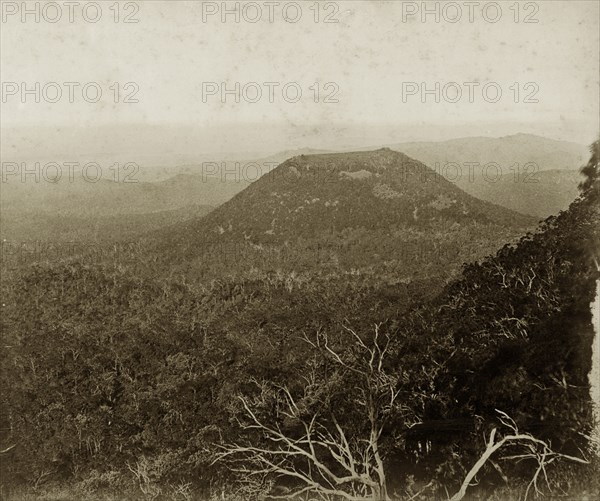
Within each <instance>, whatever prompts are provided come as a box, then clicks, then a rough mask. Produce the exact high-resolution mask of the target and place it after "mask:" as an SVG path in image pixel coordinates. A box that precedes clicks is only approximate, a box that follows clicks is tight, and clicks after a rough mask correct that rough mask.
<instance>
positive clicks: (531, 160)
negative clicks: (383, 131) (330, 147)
mask: <svg viewBox="0 0 600 501" xmlns="http://www.w3.org/2000/svg"><path fill="white" fill-rule="evenodd" d="M391 147H392V148H393V149H397V150H398V151H402V152H404V153H406V154H407V155H410V156H411V157H414V158H417V159H419V160H421V161H422V162H424V163H425V164H426V165H428V166H429V167H431V168H432V169H434V170H435V171H436V172H438V173H439V174H441V175H442V176H444V177H446V178H447V179H449V180H450V181H452V182H453V183H455V184H456V185H457V186H458V187H460V188H461V189H463V190H464V191H466V192H467V193H469V194H470V195H473V196H475V197H477V198H481V199H482V200H486V201H489V202H493V203H496V204H499V205H503V206H504V207H508V208H510V209H513V210H516V211H519V212H522V213H524V214H530V215H532V216H535V217H538V218H545V217H547V216H549V215H551V214H557V213H558V212H559V211H561V210H564V209H566V208H567V207H568V206H569V203H571V202H572V201H573V200H574V199H575V197H576V196H577V193H578V191H577V185H578V184H579V182H580V181H581V177H580V175H579V168H580V167H581V166H582V165H584V164H585V162H586V161H587V158H588V157H589V152H588V149H587V147H586V146H583V145H579V144H576V143H571V142H566V141H556V140H553V139H548V138H544V137H540V136H534V135H531V134H515V135H512V136H505V137H500V138H488V137H469V138H463V139H453V140H450V141H443V142H419V143H399V144H395V145H392V146H391Z"/></svg>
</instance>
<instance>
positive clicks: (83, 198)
mask: <svg viewBox="0 0 600 501" xmlns="http://www.w3.org/2000/svg"><path fill="white" fill-rule="evenodd" d="M392 149H395V150H398V151H402V152H403V153H405V154H406V155H408V156H410V157H412V158H415V159H417V160H419V161H421V162H423V163H424V164H426V165H428V166H429V167H430V168H431V169H432V171H429V173H428V176H430V177H432V178H433V179H435V178H436V177H437V178H442V179H443V178H446V179H447V180H449V181H450V182H451V184H452V185H454V186H455V187H457V188H460V189H461V190H463V191H464V192H466V193H468V194H470V195H472V196H474V197H476V198H478V199H481V200H483V201H487V202H492V203H494V204H497V205H499V206H503V207H506V208H508V209H512V210H515V211H517V212H521V213H523V214H527V215H530V216H533V217H535V218H536V219H540V218H544V217H547V216H548V215H550V214H556V213H558V212H559V211H560V210H562V209H565V208H566V207H567V206H568V204H569V203H570V202H571V201H572V200H573V199H574V198H575V197H576V196H577V193H578V191H577V185H578V183H579V181H580V176H579V174H578V168H579V167H580V166H581V165H582V164H583V163H584V161H585V158H586V157H587V148H586V147H584V146H581V145H578V144H575V143H569V142H564V141H555V140H552V139H547V138H543V137H539V136H533V135H527V134H516V135H513V136H506V137H502V138H486V137H472V138H463V139H455V140H450V141H443V142H418V143H414V142H413V143H399V144H395V145H392ZM328 153H333V152H330V151H327V150H316V149H311V148H304V149H299V150H286V151H281V152H278V153H275V154H273V155H269V156H266V157H262V158H255V159H252V158H249V159H246V160H243V159H241V160H222V161H218V160H215V161H214V162H212V161H211V162H209V163H199V164H197V165H194V164H190V165H184V166H181V167H177V168H165V169H164V170H163V171H160V170H158V169H156V170H155V171H152V172H153V173H145V175H144V176H142V175H141V174H140V176H139V182H134V183H124V182H119V183H116V182H113V181H109V180H107V179H102V180H100V181H98V182H96V183H92V182H86V181H84V180H83V179H82V178H81V177H75V180H74V181H73V182H71V181H69V180H68V179H67V178H66V177H63V179H62V180H61V181H60V182H59V183H57V184H52V183H48V182H40V183H35V182H31V181H32V178H31V177H30V178H29V181H28V182H27V183H21V182H19V179H18V178H17V177H11V178H8V180H7V181H4V180H3V182H2V198H1V208H2V215H1V216H0V221H1V222H2V227H1V228H0V235H1V236H2V237H3V238H8V239H17V240H22V239H25V240H33V239H36V240H53V239H54V240H56V239H62V238H69V239H70V238H73V237H77V238H76V239H78V240H81V239H83V240H88V239H92V240H94V241H96V240H99V241H110V240H115V239H133V238H137V236H138V235H140V234H142V233H144V232H147V231H151V230H153V229H156V228H160V227H161V226H163V225H170V224H177V223H181V222H184V221H186V220H188V219H190V218H196V217H199V216H202V215H205V214H207V213H208V212H209V211H210V209H211V208H213V207H217V206H220V205H221V204H223V203H225V202H227V201H228V200H230V199H232V198H233V197H234V196H235V195H236V194H238V193H240V192H241V191H243V190H244V189H246V188H248V187H249V186H251V185H253V184H256V183H257V182H258V181H257V180H258V179H260V183H261V184H260V185H261V186H262V185H263V184H264V181H263V180H262V179H261V177H264V178H265V179H269V178H272V177H273V176H272V175H271V173H272V171H273V169H275V167H276V166H277V165H279V164H282V163H285V162H286V161H287V160H288V159H290V158H302V157H303V156H310V157H311V158H312V156H315V155H316V156H319V155H326V154H328ZM338 155H342V156H341V157H334V156H332V157H328V158H330V159H334V158H344V157H343V154H342V153H338ZM349 158H351V157H349ZM344 162H345V161H344V160H342V161H341V164H340V166H339V169H338V170H340V171H343V169H344V167H343V164H344ZM334 163H335V162H334ZM486 166H487V167H486ZM433 171H435V172H433ZM279 172H283V170H280V171H279ZM436 172H437V174H438V176H436V175H435V173H436ZM327 175H328V176H330V177H331V173H329V174H327ZM145 179H154V181H153V182H148V181H146V180H145ZM347 179H353V178H352V177H347ZM330 180H331V179H329V181H330ZM321 181H323V180H321ZM340 186H344V187H345V188H348V189H349V193H351V192H352V189H353V188H352V186H353V185H352V184H348V183H345V184H344V183H342V184H341V185H340ZM320 189H322V187H317V188H315V190H316V191H317V192H318V191H319V190H320ZM311 190H312V188H311ZM311 190H308V191H309V192H310V191H311ZM309 196H311V198H310V199H309V198H306V199H307V200H312V198H319V196H318V195H314V196H312V195H311V194H310V193H308V192H307V193H306V197H309ZM405 196H406V197H410V193H408V192H404V194H403V197H405ZM407 200H408V198H407ZM297 202H298V204H299V205H298V206H302V200H298V201H297ZM304 207H305V208H304V209H299V210H305V209H306V208H307V207H309V206H307V205H306V204H305V205H304ZM293 210H295V208H294V209H293ZM359 212H360V211H355V212H353V213H352V217H353V218H354V217H358V218H359V219H360V216H358V213H359ZM323 216H324V217H325V216H327V214H325V213H324V214H323ZM348 217H350V216H348ZM273 219H277V218H271V220H273ZM117 220H118V223H117ZM265 220H266V219H265ZM110 221H112V223H109V222H110ZM112 224H114V225H115V228H114V231H113V230H111V229H110V227H111V225H112ZM275 224H281V223H277V222H276V223H275ZM307 224H309V223H307ZM310 224H312V223H310ZM328 224H331V225H333V227H335V224H334V223H331V222H330V223H328ZM317 226H318V225H317ZM226 228H228V226H226ZM263 231H273V232H276V229H271V228H270V227H269V228H265V229H264V230H263ZM279 231H280V233H281V231H282V230H281V229H280V230H279ZM274 234H275V233H274ZM265 235H269V234H267V233H265Z"/></svg>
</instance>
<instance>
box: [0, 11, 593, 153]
mask: <svg viewBox="0 0 600 501" xmlns="http://www.w3.org/2000/svg"><path fill="white" fill-rule="evenodd" d="M291 3H293V2H284V1H282V2H279V5H274V6H273V7H271V8H272V9H273V10H272V13H273V17H272V19H269V14H270V12H269V9H270V7H269V6H268V5H267V4H266V3H265V2H262V1H261V2H256V3H254V4H252V5H249V6H246V7H245V10H244V11H241V14H240V19H239V21H240V22H239V23H238V22H236V19H235V15H234V14H230V15H228V16H227V17H226V18H225V21H226V22H222V19H221V12H216V13H215V14H214V15H208V16H207V17H206V19H203V11H204V12H205V14H206V13H208V12H210V11H212V10H217V11H220V10H221V4H222V2H200V1H196V2H184V1H146V2H130V3H129V4H127V5H126V2H125V3H122V4H121V7H120V9H119V21H120V22H118V23H116V22H115V21H114V15H115V11H114V9H113V10H111V5H113V4H114V2H113V1H112V0H111V1H105V2H98V4H99V5H100V7H101V13H102V18H101V19H100V20H99V21H98V22H96V23H92V22H88V21H86V20H85V19H84V17H83V16H84V12H83V11H82V9H81V7H80V6H79V7H73V10H72V15H73V19H74V22H73V23H71V22H69V10H68V7H67V6H65V5H63V4H62V3H61V2H58V4H59V5H61V7H60V8H61V14H62V17H61V19H60V20H59V21H58V22H56V23H51V22H48V19H54V18H55V17H56V16H57V9H56V8H48V10H46V11H45V12H41V11H40V19H39V21H40V22H36V20H35V18H34V14H28V15H27V17H26V18H25V22H22V21H23V19H22V17H21V16H22V13H21V9H22V4H23V2H5V1H3V2H2V4H3V6H2V8H3V13H4V14H5V18H4V19H3V20H2V26H1V28H2V29H1V31H2V34H1V46H0V47H1V52H2V54H1V55H2V62H1V74H2V82H3V96H2V97H3V103H2V126H3V139H4V140H5V141H4V143H5V144H3V152H6V148H7V147H8V146H7V144H6V142H7V141H8V142H9V143H10V142H11V141H12V142H13V144H12V146H13V147H15V144H14V141H16V140H17V139H21V140H22V139H23V138H22V137H21V138H17V139H15V138H14V137H13V136H11V134H10V129H11V128H13V127H15V126H27V127H40V126H51V127H54V128H56V127H60V128H61V130H62V131H65V130H71V129H72V128H76V130H77V131H78V132H76V133H74V134H72V135H71V136H69V137H73V141H72V142H73V148H75V149H76V148H77V147H78V143H81V140H80V139H77V138H78V134H79V135H85V134H86V130H87V131H88V132H87V133H88V134H89V133H90V131H96V130H97V129H96V127H98V126H104V125H109V126H111V128H113V131H119V130H120V127H121V126H123V127H124V128H123V130H126V131H127V133H128V134H131V130H132V124H134V125H135V124H146V125H158V126H165V127H166V126H177V127H178V129H177V130H181V129H180V128H179V127H180V126H183V127H184V128H185V127H189V128H190V130H194V131H195V132H194V135H193V137H194V138H195V139H197V141H198V144H200V145H201V147H202V148H203V150H206V151H208V150H213V151H222V150H228V151H236V150H237V151H248V150H253V151H265V152H267V151H272V150H277V149H282V148H288V147H301V146H313V147H328V148H332V149H335V148H336V147H342V146H343V147H347V146H348V145H350V144H353V143H356V144H357V146H364V145H368V144H377V143H378V142H382V143H383V142H390V140H397V141H398V142H400V141H406V140H437V139H446V138H451V137H457V136H469V135H504V134H510V133H515V132H532V133H538V134H543V135H548V136H550V137H554V138H558V139H567V140H572V141H578V142H582V143H588V142H590V141H591V140H592V139H593V138H594V136H595V135H597V133H598V129H599V123H598V121H599V118H598V117H599V82H598V75H599V73H600V70H599V58H600V57H599V44H600V41H599V35H598V33H599V5H600V3H599V2H598V1H595V0H594V1H583V2H580V1H571V0H569V1H541V2H537V3H535V2H521V3H520V6H519V9H515V8H514V1H501V2H498V3H497V4H496V5H499V6H500V7H501V13H500V17H499V19H498V20H497V22H491V21H492V20H494V19H495V18H497V17H498V14H499V12H498V10H497V8H496V7H495V6H494V5H488V4H493V2H485V1H481V2H479V6H471V7H469V5H468V2H450V4H451V5H448V2H425V5H426V7H427V8H429V9H431V10H433V11H435V9H436V8H437V9H439V13H440V18H439V19H437V20H436V19H435V14H434V13H432V14H428V15H427V17H426V18H425V19H422V17H421V14H422V12H421V11H420V7H421V2H401V1H395V2H382V1H369V2H363V1H340V2H329V3H328V2H322V4H321V6H320V7H319V9H318V11H319V22H315V19H314V16H315V11H316V10H317V9H315V7H314V2H313V1H308V2H306V1H305V2H298V5H300V7H301V14H302V17H301V19H300V20H299V21H298V22H295V23H293V22H286V21H285V20H284V18H283V16H284V7H285V9H286V10H285V13H287V15H288V16H290V17H292V18H293V17H295V16H296V15H297V14H298V12H299V11H298V10H297V8H296V7H295V6H293V5H289V4H291ZM6 4H10V5H6ZM27 4H28V6H29V7H30V8H32V9H33V8H35V7H34V4H35V2H27ZM86 4H87V2H81V5H86ZM235 4H236V2H226V6H227V7H228V8H230V9H235ZM244 4H245V2H242V5H244ZM42 5H43V3H42ZM15 6H16V7H15ZM438 6H439V7H438ZM482 6H486V8H485V9H482ZM511 7H512V8H511ZM15 8H16V9H18V11H17V12H16V13H14V14H13V13H12V12H13V11H14V9H15ZM259 9H260V11H259ZM414 9H418V10H417V12H415V13H413V11H414ZM458 9H460V13H461V16H462V17H461V19H460V20H458V21H457V22H455V23H452V22H450V21H451V20H454V19H456V18H457V16H458V13H459V10H458ZM470 9H472V10H471V11H470ZM240 10H241V7H240ZM135 11H137V12H135ZM517 11H518V12H517ZM259 12H260V14H262V19H261V20H260V21H258V22H256V23H252V22H249V20H252V19H254V17H255V16H256V15H257V14H258V13H259ZM85 14H86V15H87V17H88V18H89V19H93V18H94V17H95V16H96V15H97V13H96V12H95V8H92V7H90V8H88V10H87V11H86V12H85ZM328 14H330V15H331V19H332V20H333V19H337V20H338V22H337V23H324V22H323V20H324V17H325V16H326V15H328ZM409 14H410V15H409ZM126 15H130V16H131V19H137V20H138V21H139V22H137V23H124V22H122V21H123V19H124V16H126ZM516 15H518V21H519V22H515V21H516V20H515V16H516ZM469 17H471V19H469ZM526 20H527V21H534V20H537V21H538V22H537V23H533V22H525V21H526ZM436 21H439V22H436ZM11 82H14V83H15V84H16V85H17V87H18V86H20V84H21V83H23V82H25V83H26V84H27V86H28V88H30V89H34V85H35V82H40V87H43V86H44V85H45V84H47V83H48V82H56V83H57V84H58V87H60V88H61V91H62V94H63V95H62V97H61V98H60V99H59V100H58V102H56V103H50V102H47V100H48V99H49V100H52V99H55V96H56V85H50V86H46V88H45V91H46V93H47V94H46V96H45V97H46V98H48V99H46V100H45V99H44V94H43V93H42V94H41V98H40V101H41V102H39V103H36V102H35V98H36V96H35V95H34V94H29V95H25V96H23V95H22V93H21V89H20V88H19V89H18V90H17V88H16V87H15V86H14V85H12V84H11ZM64 82H75V83H77V84H78V85H75V84H73V85H75V86H74V87H73V89H74V91H73V99H74V102H73V103H71V102H69V95H68V94H69V91H68V87H67V86H65V85H64ZM90 82H91V83H92V85H90V86H88V92H89V94H88V95H87V97H88V98H89V99H90V100H93V98H94V96H95V92H96V90H97V89H98V88H100V89H101V91H102V97H101V99H100V100H99V101H98V102H97V103H92V102H87V101H86V100H85V99H84V97H83V96H82V91H81V89H82V86H83V85H85V84H86V83H90ZM128 82H133V83H134V85H129V86H128V87H125V84H127V83H128ZM210 82H214V83H215V84H216V86H217V88H218V87H219V86H220V85H222V84H223V83H225V85H226V86H227V88H229V89H235V85H236V82H239V85H240V90H241V89H242V88H243V86H244V85H246V84H248V83H250V82H255V83H257V84H258V86H259V87H260V88H261V91H262V97H261V98H260V99H258V100H257V102H249V100H253V99H255V98H256V94H255V91H256V87H255V86H253V85H248V86H246V92H247V95H246V97H247V99H246V100H245V99H243V97H242V98H241V99H240V102H235V96H233V95H227V96H226V98H227V99H226V102H222V101H223V99H222V98H221V96H220V95H206V96H205V99H204V101H206V102H203V86H204V89H205V90H212V91H214V90H215V87H213V86H212V85H211V84H210ZM264 82H272V84H270V85H271V88H273V89H274V94H273V96H272V98H273V101H274V102H269V97H270V96H269V87H268V86H265V85H264ZM315 82H317V83H318V84H317V86H318V89H319V93H318V96H317V95H316V93H315V89H316V87H315V86H314V84H315ZM450 82H457V83H458V84H459V85H458V88H459V89H460V91H461V92H462V97H460V99H459V98H458V96H457V94H456V91H457V87H456V86H455V85H450V86H446V87H445V89H446V94H445V95H444V93H443V92H442V89H444V86H445V85H446V84H448V83H450ZM115 83H117V84H118V88H119V89H120V92H119V96H118V100H119V102H118V103H115V102H114V99H115V89H116V88H117V86H115ZM436 83H439V86H440V98H439V102H436V96H435V95H434V94H428V95H425V96H422V95H421V90H422V89H423V87H422V85H424V86H425V88H426V89H431V90H435V88H436ZM286 84H289V85H288V87H287V92H288V93H287V94H286V96H287V97H288V98H289V99H288V100H286V99H285V98H284V97H283V95H282V88H283V86H284V85H286ZM326 84H329V85H328V86H326ZM484 85H487V87H486V89H487V91H486V92H487V94H486V95H485V96H484V95H483V92H482V88H483V86H484ZM207 86H208V87H207ZM136 88H137V89H139V90H137V92H136V93H135V95H134V96H133V98H134V99H137V100H138V101H139V102H137V103H135V102H132V103H125V102H122V101H123V99H124V98H125V97H126V96H127V95H128V94H129V93H131V92H132V91H133V90H135V89H136ZM297 89H300V90H301V91H302V98H301V99H300V100H299V101H298V102H291V101H293V100H294V98H295V95H296V90H297ZM469 89H472V90H471V91H472V95H471V96H469ZM498 89H499V90H500V91H501V92H502V96H501V97H499V99H498V100H497V102H492V101H493V100H495V99H496V92H497V90H498ZM403 90H404V93H403ZM332 93H335V95H334V96H333V97H331V96H330V95H331V94H332ZM327 96H330V100H334V101H335V100H337V101H338V102H324V100H325V98H326V97H327ZM424 98H426V102H423V100H424ZM23 99H25V100H26V102H25V103H23V102H22V100H23ZM315 100H317V101H318V102H315ZM453 100H456V101H457V102H450V101H453ZM288 101H290V102H288ZM470 101H473V102H470ZM515 101H517V102H515ZM526 101H534V102H526ZM535 101H537V102H535ZM163 128H164V127H163ZM29 130H30V131H31V130H33V129H29ZM35 130H37V129H35ZM98 130H107V129H104V128H102V129H98ZM156 130H161V128H160V127H159V128H158V129H156ZM209 130H212V133H208V131H209ZM203 131H204V132H203ZM214 131H219V133H218V134H215V133H214ZM223 131H224V132H223ZM272 131H275V133H271V132H272ZM205 132H206V134H205ZM37 133H38V132H35V131H34V132H31V134H32V135H33V136H35V134H37ZM64 134H65V133H64V132H63V136H64ZM94 134H98V133H97V132H94ZM167 135H168V133H167ZM382 135H387V136H392V137H385V138H383V137H381V136H382ZM29 139H31V138H29ZM13 140H14V141H13ZM88 141H89V139H88ZM98 141H102V138H98ZM42 142H43V141H42ZM84 142H85V141H84ZM63 143H64V144H65V147H68V144H69V143H68V140H67V139H65V137H63V138H62V139H61V145H62V144H63ZM359 143H360V144H359ZM132 144H133V143H132ZM61 147H62V146H61Z"/></svg>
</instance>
